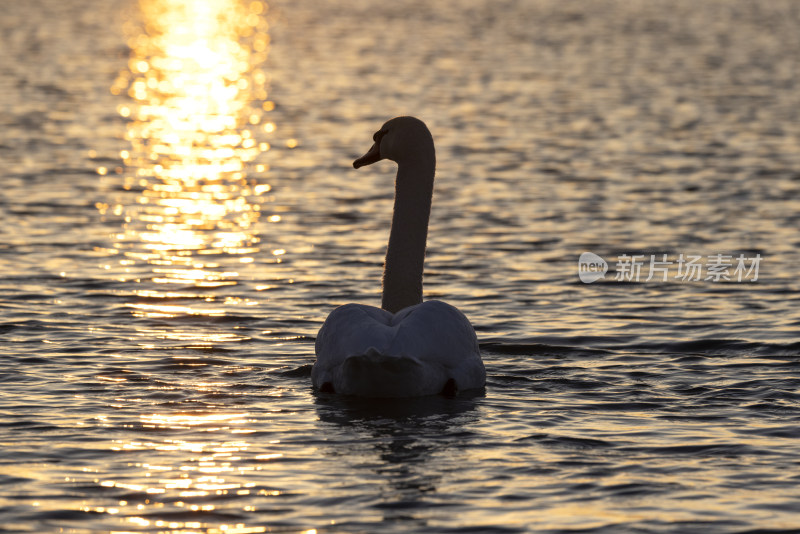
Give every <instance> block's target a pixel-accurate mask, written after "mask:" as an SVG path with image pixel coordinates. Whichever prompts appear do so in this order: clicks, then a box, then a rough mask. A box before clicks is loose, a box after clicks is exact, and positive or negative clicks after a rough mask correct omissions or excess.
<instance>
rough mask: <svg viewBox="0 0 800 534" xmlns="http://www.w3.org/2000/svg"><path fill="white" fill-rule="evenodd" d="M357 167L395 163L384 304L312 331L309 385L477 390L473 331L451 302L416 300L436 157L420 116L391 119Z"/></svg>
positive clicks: (370, 392) (380, 392)
mask: <svg viewBox="0 0 800 534" xmlns="http://www.w3.org/2000/svg"><path fill="white" fill-rule="evenodd" d="M374 140H375V144H374V145H373V147H372V148H371V149H370V151H369V152H367V154H365V155H364V156H362V157H361V158H359V159H357V160H356V161H355V162H354V163H353V166H354V167H355V168H359V167H362V166H364V165H369V164H371V163H375V162H376V161H379V160H381V159H391V160H393V161H395V162H397V164H398V170H397V179H396V184H395V205H394V215H393V217H392V230H391V233H390V236H389V247H388V249H387V252H386V264H385V266H384V276H383V299H382V309H381V308H375V307H374V306H365V305H362V304H346V305H344V306H341V307H339V308H336V309H335V310H333V312H331V314H330V315H329V316H328V318H327V319H326V320H325V323H324V324H323V325H322V328H321V329H320V331H319V334H318V335H317V342H316V354H317V361H316V363H315V364H314V367H313V369H312V371H311V381H312V383H313V385H314V387H316V388H318V389H320V390H322V391H333V392H336V393H343V394H349V395H360V396H367V397H413V396H422V395H433V394H437V393H442V392H444V393H447V394H453V393H455V392H456V391H458V390H465V389H473V388H480V387H482V386H483V385H484V383H485V381H486V370H485V369H484V366H483V361H482V360H481V355H480V350H479V348H478V339H477V336H476V335H475V330H474V329H473V328H472V325H471V324H470V322H469V320H468V319H467V318H466V317H465V316H464V314H463V313H461V312H460V311H458V310H457V309H456V308H454V307H453V306H450V305H449V304H446V303H444V302H440V301H437V300H431V301H427V302H422V270H423V263H424V260H425V243H426V240H427V234H428V219H429V216H430V209H431V199H432V196H433V177H434V172H435V168H436V156H435V152H434V146H433V138H432V137H431V134H430V132H429V131H428V128H427V127H426V126H425V124H424V123H423V122H422V121H420V120H419V119H415V118H413V117H397V118H394V119H392V120H390V121H389V122H387V123H386V124H384V125H383V127H382V128H381V129H380V130H379V131H378V132H377V133H376V134H375V136H374Z"/></svg>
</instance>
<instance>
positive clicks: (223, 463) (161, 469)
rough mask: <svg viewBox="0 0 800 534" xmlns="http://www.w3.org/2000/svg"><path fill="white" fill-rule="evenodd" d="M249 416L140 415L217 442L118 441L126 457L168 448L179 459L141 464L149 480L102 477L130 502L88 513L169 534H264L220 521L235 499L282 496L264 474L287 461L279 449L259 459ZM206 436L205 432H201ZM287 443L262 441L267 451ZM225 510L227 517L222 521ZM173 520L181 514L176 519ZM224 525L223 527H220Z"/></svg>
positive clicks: (147, 424) (155, 425) (148, 425)
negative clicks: (276, 463) (265, 480)
mask: <svg viewBox="0 0 800 534" xmlns="http://www.w3.org/2000/svg"><path fill="white" fill-rule="evenodd" d="M251 422H252V421H251V419H250V418H249V415H248V414H247V413H245V412H232V413H219V412H213V413H170V414H163V413H151V414H143V415H141V416H140V420H139V425H140V426H141V427H142V428H143V429H147V430H149V431H151V432H178V433H179V432H180V431H185V430H192V431H195V432H202V433H206V432H207V433H208V436H209V439H208V440H204V439H198V437H197V436H198V435H197V434H196V433H195V434H193V436H195V437H194V438H193V439H180V438H179V437H177V436H178V435H179V434H178V435H176V437H174V438H168V439H163V438H162V439H159V440H151V439H146V438H144V439H142V440H117V441H115V442H114V445H113V447H112V448H113V450H115V451H118V452H119V453H123V454H124V453H135V452H137V451H143V452H147V451H160V456H159V457H160V458H163V457H164V456H165V455H166V456H170V455H177V456H173V458H179V459H177V460H176V461H169V462H164V461H152V462H149V461H141V462H138V463H136V464H135V465H133V467H135V468H137V469H138V470H140V471H141V476H138V477H136V478H133V479H131V478H130V477H129V476H119V477H116V478H115V477H108V478H101V479H97V480H95V483H96V484H98V485H99V486H100V487H103V488H109V489H111V488H116V489H117V490H124V493H125V495H126V499H125V500H122V501H119V502H118V506H116V507H115V508H114V511H113V512H112V511H111V510H110V509H109V508H108V507H104V508H102V509H100V508H101V507H91V506H87V507H85V508H84V511H87V512H95V513H109V514H110V513H113V514H119V515H120V517H121V518H122V519H123V520H124V521H125V522H127V523H128V524H130V525H135V526H137V527H158V528H160V529H162V531H164V532H173V533H186V532H197V531H198V530H197V529H201V530H200V531H202V532H208V533H210V532H226V533H231V532H241V533H244V532H264V530H258V529H259V528H261V527H252V526H247V525H245V524H242V523H232V524H227V523H220V522H219V520H220V519H222V520H223V521H224V518H225V517H227V516H226V515H225V514H224V513H223V511H222V510H218V508H219V507H220V506H221V507H222V508H223V509H224V512H226V513H228V514H229V513H230V509H229V508H227V499H229V498H230V497H229V496H237V497H241V496H251V497H252V498H253V501H248V502H259V501H261V500H262V499H264V498H274V497H279V496H280V495H281V491H279V490H275V489H271V488H265V487H264V485H263V483H262V481H261V477H260V475H258V472H260V471H262V470H265V469H269V468H270V465H271V462H274V461H276V460H279V459H281V458H282V457H283V454H281V453H278V452H272V453H261V454H256V453H254V452H253V451H250V449H251V444H250V443H249V442H248V441H247V440H246V439H244V438H245V436H247V435H248V434H250V433H252V432H255V430H253V429H252V428H250V427H249V425H250V423H251ZM201 435H202V434H201ZM279 446H280V441H278V440H271V441H269V442H266V443H265V442H261V443H259V447H258V449H259V450H260V451H263V450H265V449H266V450H270V448H272V447H279ZM256 508H257V506H256V505H255V504H247V505H246V506H244V507H243V510H244V511H255V510H256ZM217 511H219V512H220V513H221V514H222V515H220V516H215V515H214V513H215V512H217ZM165 517H180V518H181V520H177V521H168V520H165V519H164V518H165ZM215 523H216V524H215Z"/></svg>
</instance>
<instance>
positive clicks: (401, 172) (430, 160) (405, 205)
mask: <svg viewBox="0 0 800 534" xmlns="http://www.w3.org/2000/svg"><path fill="white" fill-rule="evenodd" d="M426 148H427V147H426ZM435 170H436V157H435V155H434V151H433V144H432V143H431V147H430V149H429V150H420V151H418V152H417V153H416V154H415V158H413V159H412V160H410V161H404V162H402V163H400V164H399V165H398V169H397V180H396V182H395V193H394V215H393V216H392V231H391V233H390V235H389V248H388V249H387V251H386V264H385V266H384V271H383V302H382V304H381V307H382V308H383V309H384V310H387V311H390V312H392V313H397V312H398V311H400V310H402V309H403V308H405V307H407V306H412V305H414V304H419V303H420V302H422V268H423V264H424V262H425V243H426V241H427V238H428V219H429V217H430V213H431V198H432V197H433V175H434V173H435Z"/></svg>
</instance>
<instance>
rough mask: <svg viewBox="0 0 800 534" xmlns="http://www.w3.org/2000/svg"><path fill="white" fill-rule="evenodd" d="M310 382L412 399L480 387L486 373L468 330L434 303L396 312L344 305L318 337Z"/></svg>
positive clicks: (358, 392) (461, 316)
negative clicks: (315, 360) (315, 358)
mask: <svg viewBox="0 0 800 534" xmlns="http://www.w3.org/2000/svg"><path fill="white" fill-rule="evenodd" d="M316 354H317V362H316V363H315V364H314V368H313V369H312V372H311V380H312V383H313V384H314V386H315V387H317V388H319V389H322V390H323V391H325V390H329V391H335V392H336V393H343V394H349V395H360V396H368V397H411V396H421V395H433V394H437V393H441V392H443V391H448V392H449V391H453V390H466V389H473V388H480V387H483V385H484V383H485V381H486V370H485V368H484V366H483V362H482V361H481V356H480V350H479V348H478V339H477V336H476V335H475V330H474V329H473V328H472V325H471V324H470V322H469V320H468V319H467V318H466V317H465V316H464V314H463V313H461V312H460V311H458V310H457V309H456V308H454V307H453V306H450V305H449V304H446V303H444V302H441V301H438V300H430V301H427V302H423V303H422V304H417V305H415V306H409V307H408V308H405V309H403V310H401V311H400V312H398V313H396V314H392V313H390V312H388V311H386V310H382V309H380V308H375V307H372V306H364V305H359V304H347V305H344V306H341V307H339V308H337V309H335V310H334V311H333V312H331V314H330V315H329V316H328V318H327V320H326V321H325V323H324V324H323V325H322V328H321V329H320V331H319V334H318V335H317V341H316Z"/></svg>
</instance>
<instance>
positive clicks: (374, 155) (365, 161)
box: [353, 142, 381, 169]
mask: <svg viewBox="0 0 800 534" xmlns="http://www.w3.org/2000/svg"><path fill="white" fill-rule="evenodd" d="M380 160H381V144H380V142H378V143H375V144H374V145H372V148H370V149H369V152H367V153H366V154H364V155H363V156H361V157H360V158H358V159H357V160H355V161H354V162H353V167H355V168H356V169H358V168H359V167H363V166H364V165H370V164H372V163H375V162H376V161H380Z"/></svg>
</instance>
